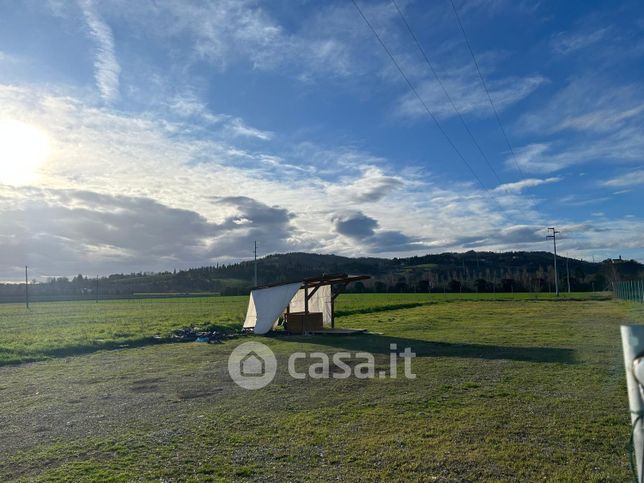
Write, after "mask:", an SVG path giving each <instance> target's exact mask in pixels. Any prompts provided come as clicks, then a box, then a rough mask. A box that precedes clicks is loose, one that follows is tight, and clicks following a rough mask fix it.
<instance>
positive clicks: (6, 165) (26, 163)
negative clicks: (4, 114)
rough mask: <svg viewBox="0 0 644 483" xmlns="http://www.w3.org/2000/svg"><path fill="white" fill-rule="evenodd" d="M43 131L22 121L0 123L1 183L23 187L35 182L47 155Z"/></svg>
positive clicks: (48, 143) (47, 141)
mask: <svg viewBox="0 0 644 483" xmlns="http://www.w3.org/2000/svg"><path fill="white" fill-rule="evenodd" d="M50 151H51V150H50V139H49V136H48V135H47V133H46V132H45V131H43V130H42V129H40V128H38V127H35V126H33V125H31V124H27V123H24V122H21V121H15V120H2V121H0V182H2V183H5V184H11V185H23V184H29V183H33V182H35V181H37V180H38V176H39V170H40V167H41V166H42V165H43V164H44V163H45V162H46V161H47V158H48V157H49V154H50Z"/></svg>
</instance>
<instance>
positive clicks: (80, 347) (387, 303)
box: [0, 294, 644, 481]
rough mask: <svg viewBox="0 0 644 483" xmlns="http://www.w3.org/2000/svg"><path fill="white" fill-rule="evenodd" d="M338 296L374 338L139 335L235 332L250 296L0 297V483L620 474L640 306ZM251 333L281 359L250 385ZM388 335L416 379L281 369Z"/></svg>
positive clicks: (353, 321) (384, 346) (385, 351)
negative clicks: (243, 376) (239, 348)
mask: <svg viewBox="0 0 644 483" xmlns="http://www.w3.org/2000/svg"><path fill="white" fill-rule="evenodd" d="M338 300H339V304H338V314H339V316H340V317H339V318H338V325H339V326H344V327H362V328H367V329H369V330H371V331H372V332H374V334H370V335H363V336H351V337H313V338H311V337H280V338H259V337H257V338H255V337H246V338H243V339H239V340H231V341H228V342H225V343H223V344H199V343H159V342H154V340H155V339H152V338H151V337H152V336H154V335H160V336H166V335H168V334H170V333H171V332H172V331H173V330H174V329H177V328H180V327H184V326H194V325H197V326H200V327H201V326H209V325H210V326H218V327H222V328H223V329H226V328H235V327H238V326H239V324H240V322H241V320H242V319H243V316H244V312H245V306H246V301H247V299H246V297H213V298H198V299H178V300H174V299H171V300H135V301H110V302H100V303H99V304H94V303H89V302H56V303H42V304H34V305H33V307H32V309H31V310H30V311H29V312H28V313H27V312H26V310H25V308H24V307H23V306H19V305H0V365H4V366H3V367H0V453H1V454H2V455H3V458H2V459H1V460H0V480H8V479H14V478H24V479H29V480H33V479H43V480H50V479H61V480H83V479H100V480H104V479H113V480H123V481H126V480H132V479H143V480H149V479H157V480H158V479H165V480H177V481H184V480H186V479H191V478H192V479H196V480H208V479H230V480H238V479H245V478H247V479H249V480H251V479H252V480H262V479H264V480H278V479H287V480H288V479H290V480H293V479H302V477H305V478H307V479H322V480H331V479H338V478H339V479H352V480H355V479H358V478H360V479H368V480H373V479H387V480H391V479H397V480H400V479H407V480H410V479H423V480H437V481H441V480H463V479H469V480H499V479H501V480H530V481H534V480H537V479H541V480H543V479H544V478H547V479H555V480H575V481H592V480H625V479H627V478H628V477H629V469H628V461H627V451H626V443H627V440H628V436H629V430H630V425H629V418H628V409H627V401H626V388H625V381H624V374H623V363H622V360H621V349H620V340H619V324H621V323H628V322H640V323H641V322H644V307H642V305H640V304H629V303H626V302H621V301H614V300H609V299H607V297H606V296H592V295H590V294H573V296H572V297H565V296H563V297H561V298H559V299H555V298H554V297H552V296H547V295H544V294H540V295H539V297H538V298H535V296H534V295H533V294H516V295H511V294H497V295H493V294H485V295H481V296H477V295H476V294H467V295H463V296H460V295H457V294H453V295H448V296H447V297H445V296H442V295H437V294H433V295H427V294H402V295H345V296H342V297H340V299H338ZM247 340H259V341H261V342H265V343H267V344H268V345H270V346H271V348H272V349H273V350H274V351H275V352H276V354H277V356H278V360H279V367H280V370H279V372H278V375H277V378H276V380H275V381H274V382H273V384H271V385H270V386H268V387H266V388H264V389H262V390H259V391H246V390H243V389H241V388H239V387H237V386H236V385H234V383H233V382H232V381H231V380H230V378H229V377H228V375H227V371H226V361H227V356H228V354H229V353H230V351H231V350H232V349H233V348H234V347H235V346H236V345H237V344H238V343H239V342H241V341H247ZM391 343H396V344H397V345H398V347H399V348H401V349H402V348H404V347H406V346H409V347H411V348H412V349H413V350H414V351H415V352H416V353H417V354H418V357H417V358H416V359H415V360H414V362H413V369H414V372H415V373H416V374H417V376H418V377H417V379H415V380H407V379H404V378H398V379H382V380H380V379H377V380H357V379H347V380H335V379H331V380H310V379H307V380H293V379H291V378H290V377H289V376H288V374H287V373H286V371H285V370H284V367H285V365H286V359H287V358H288V355H289V354H290V353H292V352H293V351H294V350H306V351H314V350H322V351H327V352H332V351H335V350H340V349H343V350H349V351H353V352H355V351H363V350H366V351H370V352H373V353H374V354H376V358H377V363H378V365H379V368H380V367H382V368H386V364H387V361H388V358H389V345H390V344H391ZM123 345H127V346H128V347H127V348H120V347H119V346H123ZM102 349H106V350H102ZM111 349H116V350H111ZM38 359H46V360H42V361H41V362H36V363H31V364H18V362H20V361H27V360H38Z"/></svg>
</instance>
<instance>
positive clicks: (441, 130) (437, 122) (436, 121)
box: [351, 0, 487, 191]
mask: <svg viewBox="0 0 644 483" xmlns="http://www.w3.org/2000/svg"><path fill="white" fill-rule="evenodd" d="M351 1H352V2H353V5H354V6H355V7H356V10H357V11H358V13H359V14H360V16H361V17H362V19H363V20H364V21H365V23H366V24H367V26H368V27H369V28H370V29H371V31H372V32H373V34H374V35H375V36H376V38H377V39H378V42H379V43H380V45H381V46H382V48H383V49H384V51H385V52H386V53H387V55H388V56H389V58H390V59H391V62H392V63H393V64H394V65H395V66H396V68H397V69H398V72H400V75H401V76H402V78H403V79H404V80H405V82H406V83H407V85H408V86H409V88H410V89H411V91H412V92H413V93H414V95H415V96H416V98H417V99H418V101H419V102H420V103H421V104H422V106H423V107H424V108H425V111H427V114H428V115H429V116H430V117H431V118H432V120H433V121H434V123H435V124H436V126H437V127H438V129H439V131H440V132H441V133H442V134H443V136H444V137H445V139H446V140H447V142H448V143H449V145H450V146H451V147H452V149H453V150H454V152H455V153H456V154H457V155H458V157H459V158H460V159H461V161H463V163H464V164H465V166H467V168H468V169H469V171H470V173H472V176H474V178H476V180H477V181H478V182H479V184H480V185H481V187H482V188H483V190H484V191H487V188H486V187H485V185H484V184H483V182H482V181H481V178H479V177H478V175H477V174H476V172H475V171H474V169H472V166H471V165H470V163H468V162H467V160H466V159H465V157H464V156H463V155H462V154H461V152H460V151H459V150H458V148H457V147H456V145H455V144H454V142H453V141H452V139H451V138H450V137H449V135H448V134H447V132H446V131H445V130H444V129H443V126H441V124H440V122H439V121H438V118H437V117H436V116H435V115H434V113H433V112H432V111H431V110H430V109H429V107H428V106H427V104H426V103H425V101H423V99H422V97H420V94H418V91H417V90H416V88H415V87H414V85H413V84H412V83H411V81H410V80H409V78H408V77H407V75H405V72H404V71H403V70H402V67H400V64H398V62H397V61H396V58H395V57H394V56H393V54H392V53H391V51H390V50H389V48H388V47H387V45H386V44H385V42H384V41H383V40H382V38H381V37H380V35H378V32H377V31H376V29H375V28H374V27H373V25H371V22H369V20H368V19H367V17H366V16H365V15H364V13H362V10H361V9H360V6H359V5H358V3H357V2H356V0H351Z"/></svg>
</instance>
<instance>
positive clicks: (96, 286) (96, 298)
mask: <svg viewBox="0 0 644 483" xmlns="http://www.w3.org/2000/svg"><path fill="white" fill-rule="evenodd" d="M96 303H98V275H96Z"/></svg>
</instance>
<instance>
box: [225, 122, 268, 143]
mask: <svg viewBox="0 0 644 483" xmlns="http://www.w3.org/2000/svg"><path fill="white" fill-rule="evenodd" d="M229 128H230V131H231V132H232V133H233V134H234V135H235V136H244V137H250V138H257V139H261V140H262V141H270V140H271V139H272V138H273V133H272V132H270V131H262V130H260V129H257V128H254V127H251V126H248V125H247V124H246V123H244V121H243V120H242V119H240V118H238V117H236V118H234V119H233V120H232V121H231V122H230V124H229Z"/></svg>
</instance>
